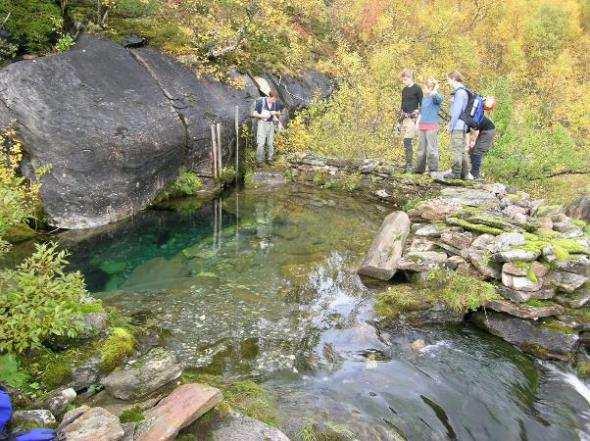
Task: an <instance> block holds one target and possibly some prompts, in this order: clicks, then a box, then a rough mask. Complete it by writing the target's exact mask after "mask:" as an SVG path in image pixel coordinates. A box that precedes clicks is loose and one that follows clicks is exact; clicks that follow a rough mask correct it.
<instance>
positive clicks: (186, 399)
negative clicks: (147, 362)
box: [133, 384, 251, 441]
mask: <svg viewBox="0 0 590 441" xmlns="http://www.w3.org/2000/svg"><path fill="white" fill-rule="evenodd" d="M222 399H223V396H222V395H221V391H220V390H219V389H216V388H214V387H211V386H207V385H203V384H184V385H182V386H180V387H178V388H176V389H175V390H174V392H172V393H171V394H170V395H168V397H166V398H164V399H163V400H162V401H160V403H159V404H158V405H157V406H156V407H154V408H153V409H151V410H150V411H149V412H147V414H146V415H145V421H144V422H142V423H141V424H140V425H139V427H138V428H137V430H136V431H135V436H134V438H133V439H134V440H135V441H168V440H174V439H176V436H177V435H178V432H179V431H180V430H181V429H183V428H185V427H187V426H188V425H190V424H191V423H193V422H194V421H195V420H197V419H198V418H199V417H200V416H201V415H203V414H204V413H206V412H208V411H209V410H211V409H213V408H214V407H215V406H217V405H218V404H219V403H221V400H222ZM248 439H251V438H248Z"/></svg>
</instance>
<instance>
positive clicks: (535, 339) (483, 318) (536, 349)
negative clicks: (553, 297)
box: [471, 311, 579, 360]
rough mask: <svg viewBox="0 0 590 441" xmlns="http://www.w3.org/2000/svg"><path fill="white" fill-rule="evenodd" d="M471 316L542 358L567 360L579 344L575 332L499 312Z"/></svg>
mask: <svg viewBox="0 0 590 441" xmlns="http://www.w3.org/2000/svg"><path fill="white" fill-rule="evenodd" d="M471 319H472V320H473V322H474V323H475V324H476V325H477V326H478V327H480V328H482V329H485V330H486V331H488V332H489V333H491V334H494V335H497V336H498V337H500V338H502V339H504V340H506V341H507V342H509V343H512V344H513V345H515V346H518V347H519V348H521V349H522V350H523V351H525V352H528V353H530V354H533V355H536V356H539V357H542V358H550V359H557V360H569V359H570V358H571V357H572V356H573V354H574V353H575V352H576V349H577V347H578V344H579V341H578V340H579V337H578V334H577V333H573V332H571V333H570V332H558V331H554V330H552V329H548V328H543V327H542V325H538V324H535V323H533V322H531V321H529V320H524V319H520V318H516V317H512V316H510V315H508V314H504V313H501V312H493V311H485V312H475V313H474V314H472V316H471Z"/></svg>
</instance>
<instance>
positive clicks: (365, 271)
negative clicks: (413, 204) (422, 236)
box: [358, 211, 410, 280]
mask: <svg viewBox="0 0 590 441" xmlns="http://www.w3.org/2000/svg"><path fill="white" fill-rule="evenodd" d="M409 232H410V219H409V217H408V215H407V214H406V213H404V212H403V211H396V212H394V213H391V214H390V215H389V216H387V217H386V218H385V219H384V220H383V223H382V224H381V229H380V230H379V233H378V234H377V237H375V240H374V241H373V244H372V245H371V248H370V249H369V251H368V252H367V255H366V257H365V260H364V261H363V263H362V264H361V267H360V268H359V270H358V272H359V274H361V275H363V276H368V277H373V278H375V279H379V280H389V279H391V278H392V277H393V276H394V274H395V273H396V271H397V264H398V261H399V260H400V258H401V255H402V251H403V249H404V245H405V243H406V239H407V237H408V233H409Z"/></svg>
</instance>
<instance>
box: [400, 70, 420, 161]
mask: <svg viewBox="0 0 590 441" xmlns="http://www.w3.org/2000/svg"><path fill="white" fill-rule="evenodd" d="M400 78H401V81H402V83H403V84H404V88H403V89H402V103H401V111H400V126H399V127H400V133H401V136H402V138H403V139H404V151H405V157H406V167H405V170H406V173H412V171H413V167H412V162H413V160H414V151H413V148H412V142H413V139H414V138H415V137H416V134H417V133H416V132H417V130H416V129H417V120H418V115H419V114H420V106H421V104H422V96H423V93H422V88H421V87H420V86H419V85H417V84H416V83H415V82H414V72H413V71H412V70H410V69H404V70H403V71H402V72H401V74H400Z"/></svg>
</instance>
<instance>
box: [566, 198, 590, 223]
mask: <svg viewBox="0 0 590 441" xmlns="http://www.w3.org/2000/svg"><path fill="white" fill-rule="evenodd" d="M566 213H567V215H568V216H570V217H574V218H577V219H581V220H583V221H586V222H590V194H586V195H583V196H580V197H579V198H578V199H576V200H575V201H574V202H572V203H571V204H570V205H569V206H568V207H567V210H566Z"/></svg>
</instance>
